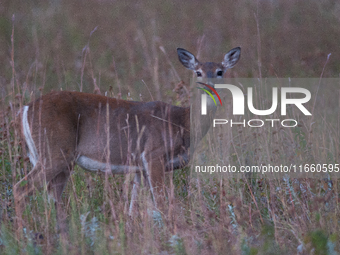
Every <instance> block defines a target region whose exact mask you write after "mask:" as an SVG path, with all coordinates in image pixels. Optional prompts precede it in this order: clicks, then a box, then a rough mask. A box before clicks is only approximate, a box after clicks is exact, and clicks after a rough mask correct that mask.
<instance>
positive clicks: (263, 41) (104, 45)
mask: <svg viewBox="0 0 340 255" xmlns="http://www.w3.org/2000/svg"><path fill="white" fill-rule="evenodd" d="M339 10H340V5H339V3H338V2H336V1H326V0H322V1H314V0H313V1H308V3H305V2H304V1H293V0H289V1H257V2H256V1H248V0H241V1H222V0H221V1H210V2H201V1H185V2H181V1H165V2H163V3H162V4H160V3H157V2H133V1H131V2H129V3H126V2H120V1H118V2H117V1H114V2H110V1H95V0H91V1H86V2H77V1H50V2H45V1H34V2H30V1H16V0H15V1H9V0H8V1H7V0H6V1H3V3H2V6H1V7H0V14H1V15H0V34H1V36H0V58H1V59H2V60H3V61H2V65H1V66H0V94H1V99H0V106H1V112H0V168H1V171H0V180H1V185H0V191H1V210H0V213H1V214H0V216H1V223H0V227H1V230H0V250H1V253H2V254H65V253H68V254H133V253H135V254H273V253H274V252H275V253H277V254H296V253H299V252H300V254H310V253H312V252H313V253H314V254H337V253H339V252H340V250H339V249H340V248H339V247H340V243H339V233H340V232H339V224H338V219H339V204H338V203H339V202H338V201H339V197H338V188H339V184H338V180H337V178H330V179H322V180H318V179H308V178H299V179H298V178H284V179H283V178H276V179H270V180H268V179H262V178H248V176H247V178H235V179H232V178H230V179H223V178H219V177H214V178H201V177H202V176H200V175H198V176H197V175H195V174H194V172H193V169H190V168H189V167H188V168H185V169H183V170H178V171H176V172H174V173H172V174H170V177H169V178H168V179H167V182H168V183H167V185H166V187H167V192H166V194H167V197H168V199H167V200H166V203H165V204H166V210H165V211H166V212H169V213H167V214H165V215H161V216H162V220H160V218H159V215H155V214H152V211H151V210H150V209H151V208H152V201H151V198H150V193H149V191H148V189H147V188H146V187H142V189H141V192H140V195H139V201H138V206H137V207H136V209H135V212H134V216H133V217H129V216H128V214H127V208H128V204H129V200H130V192H131V186H132V185H131V182H132V176H105V175H101V174H91V173H87V172H84V171H83V170H82V169H80V168H78V167H76V168H75V171H74V174H73V175H71V178H70V180H69V183H68V186H67V188H66V190H65V191H64V194H63V208H64V209H65V212H66V213H65V215H66V217H67V218H66V222H67V238H63V237H62V236H61V235H59V229H58V224H57V220H56V211H55V207H54V203H52V202H51V201H49V200H48V198H47V195H46V192H45V191H41V192H38V193H37V194H35V195H34V196H31V197H30V198H29V199H28V201H27V205H26V210H25V213H24V221H25V229H24V232H23V233H20V234H19V235H16V234H15V225H14V220H15V211H14V203H13V194H12V185H13V184H14V183H16V181H18V180H19V179H20V178H22V177H23V176H24V175H25V174H26V173H27V172H28V171H29V170H30V169H31V166H30V164H29V163H28V159H27V156H26V153H25V148H24V146H22V144H21V142H20V140H19V135H18V130H17V128H16V127H15V122H14V120H15V119H16V114H17V111H18V109H19V108H20V107H21V106H22V105H23V104H25V103H27V102H29V101H31V100H33V99H34V98H37V97H38V96H40V95H41V94H45V93H47V92H49V91H51V90H60V89H63V90H78V91H79V90H83V91H86V92H94V93H101V94H105V92H107V95H109V96H114V97H117V98H123V99H133V100H136V101H138V100H141V98H142V100H144V101H150V100H162V101H166V102H169V103H172V104H177V105H181V104H182V105H187V104H188V99H189V96H190V95H189V94H188V92H187V91H190V85H189V83H188V80H189V76H188V75H191V74H190V73H188V72H187V71H186V70H184V69H183V67H182V66H181V65H180V63H179V62H178V60H177V55H176V53H175V52H176V48H177V47H183V48H186V49H188V50H190V51H191V52H193V53H196V52H198V53H199V54H198V58H199V59H200V60H202V61H216V62H217V61H221V60H222V58H223V56H224V54H225V53H226V52H227V51H228V50H229V49H230V48H232V47H236V46H241V47H242V56H241V60H240V62H239V63H238V65H237V66H236V67H235V68H234V69H232V70H231V71H230V72H229V73H228V76H230V77H255V78H257V77H259V76H260V74H261V76H262V77H320V74H321V72H322V69H323V67H324V63H325V61H326V59H327V55H328V54H329V53H332V55H331V57H330V60H329V62H328V63H327V65H326V67H325V70H324V73H323V77H338V75H339V63H340V61H339V60H340V58H339V53H340V52H339V43H338V42H339V41H340V40H339V39H340V38H339V36H340V31H339V30H340V28H339V15H338V14H339ZM95 28H96V29H95ZM258 38H260V40H258ZM259 63H260V65H259ZM180 79H183V80H184V82H182V81H181V80H180ZM175 88H176V90H175V92H177V93H178V94H177V95H178V96H177V95H176V93H175V92H174V91H173V90H174V89H175ZM129 93H130V95H129ZM176 96H177V97H176ZM325 101H326V99H325ZM321 103H322V102H321ZM323 103H325V102H323ZM326 103H327V102H326ZM325 108H326V107H325ZM333 114H334V113H333ZM334 121H335V122H336V123H339V115H338V114H334ZM324 125H326V126H327V125H328V126H332V125H329V123H328V122H324ZM333 126H336V127H339V124H337V125H333ZM338 130H339V129H338ZM338 130H330V132H329V133H327V134H326V133H318V134H315V133H314V134H313V130H312V129H310V126H302V127H300V126H299V127H297V128H296V129H292V130H291V131H290V133H288V134H283V133H282V132H281V131H280V130H272V132H271V133H270V132H269V133H266V132H253V133H247V132H245V131H242V130H233V131H232V132H229V133H227V136H219V138H218V139H220V141H217V144H218V143H220V144H221V143H223V145H225V146H224V147H223V150H224V152H225V153H228V155H230V157H229V158H228V159H227V162H226V163H228V162H231V163H234V164H239V163H240V162H242V163H244V164H249V165H250V164H259V163H262V162H268V160H271V161H276V162H280V160H281V158H282V155H285V156H287V155H288V156H290V157H291V158H289V157H287V158H288V159H291V160H292V161H299V160H306V159H307V160H311V159H313V160H315V161H316V160H317V159H318V157H319V158H321V157H322V158H328V161H327V163H331V162H332V163H333V162H339V156H340V155H339V131H338ZM213 139H215V138H213V137H212V136H209V135H208V136H207V137H206V140H205V141H203V143H202V146H206V147H202V148H204V149H206V150H205V151H206V153H207V154H206V156H205V158H206V159H209V158H210V156H209V153H214V151H215V150H216V148H214V147H213V146H212V145H211V144H212V142H210V140H211V141H212V140H213ZM216 139H217V138H216ZM230 141H232V142H230ZM259 143H261V144H262V143H267V144H268V143H271V145H273V147H270V148H272V150H270V151H269V150H268V151H266V147H265V146H264V147H263V149H262V151H259V150H258V149H257V148H258V146H257V145H258V144H259ZM209 146H210V147H209ZM330 146H333V147H332V151H328V150H327V149H323V150H320V149H318V148H320V147H323V148H330ZM267 148H269V147H267ZM205 151H203V152H205ZM198 154H199V155H200V156H202V151H198ZM203 156H204V155H203ZM105 187H109V189H108V188H105ZM169 209H171V210H169Z"/></svg>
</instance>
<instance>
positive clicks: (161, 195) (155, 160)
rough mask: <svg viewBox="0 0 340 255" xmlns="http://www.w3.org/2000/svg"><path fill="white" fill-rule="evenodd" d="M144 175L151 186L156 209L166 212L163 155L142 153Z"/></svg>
mask: <svg viewBox="0 0 340 255" xmlns="http://www.w3.org/2000/svg"><path fill="white" fill-rule="evenodd" d="M142 160H143V166H144V175H145V178H146V180H147V183H148V185H149V187H150V191H151V195H152V199H153V202H154V205H155V207H156V209H158V210H160V211H161V212H163V213H164V210H165V187H164V177H165V165H164V160H163V159H162V158H161V157H153V154H149V155H147V154H144V153H143V155H142Z"/></svg>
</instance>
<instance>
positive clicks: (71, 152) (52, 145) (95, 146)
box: [14, 48, 240, 217]
mask: <svg viewBox="0 0 340 255" xmlns="http://www.w3.org/2000/svg"><path fill="white" fill-rule="evenodd" d="M177 51H178V56H179V59H180V61H181V62H182V64H183V65H184V66H185V67H187V68H188V69H191V70H193V71H195V72H196V74H197V76H198V77H207V78H218V77H220V78H221V77H222V75H223V74H224V73H225V71H226V70H227V69H228V68H232V67H233V66H234V65H235V64H236V62H237V61H238V59H239V57H240V48H235V49H233V50H231V51H229V52H228V53H227V54H226V55H225V57H224V60H223V62H222V63H221V64H220V63H212V62H207V63H200V62H199V61H198V60H197V59H196V58H195V56H194V55H192V54H191V53H190V52H188V51H186V50H184V49H178V50H177ZM211 101H212V100H211ZM208 107H209V108H210V110H211V112H215V110H216V106H215V105H214V104H213V103H212V102H211V103H210V104H209V102H208ZM21 116H22V117H21V120H20V126H21V128H22V136H23V138H24V140H25V141H26V144H27V147H28V149H29V157H30V161H31V162H32V164H33V165H34V167H33V169H32V170H31V171H30V173H29V174H28V175H27V176H26V177H25V178H24V179H22V180H21V181H20V182H18V183H17V184H16V185H15V187H14V196H15V200H16V208H20V204H21V202H22V201H23V199H24V197H25V196H26V195H28V194H30V193H32V192H33V191H34V189H35V188H37V189H39V188H41V187H42V186H43V184H44V183H47V184H48V189H49V191H50V192H51V193H52V195H53V196H54V197H55V199H56V200H57V201H58V200H59V199H60V197H61V194H62V192H63V189H64V187H65V185H66V183H67V180H68V178H69V175H70V172H71V170H72V168H73V165H74V163H76V164H78V165H79V166H81V167H82V168H84V169H86V170H89V171H110V172H112V173H118V174H123V173H136V177H135V185H134V188H133V193H132V202H133V200H134V199H135V197H136V195H137V191H136V186H138V184H139V183H140V181H141V173H143V175H144V177H145V178H146V180H147V184H148V185H149V187H150V189H151V192H152V195H153V198H154V202H155V205H156V206H157V201H161V200H162V198H160V196H159V194H160V191H161V189H162V187H163V183H164V174H165V172H167V171H172V170H174V169H179V168H182V167H184V166H185V165H186V164H187V163H188V161H189V155H188V149H189V146H190V108H183V107H177V106H172V105H169V104H166V103H163V102H148V103H144V102H132V101H124V100H117V99H113V98H109V97H106V96H100V95H93V94H86V93H81V92H69V91H64V92H63V91H60V92H51V93H49V94H47V95H44V96H42V97H41V98H39V99H37V100H35V101H33V102H31V103H29V104H28V105H26V106H24V107H23V109H22V110H21ZM208 129H209V126H207V127H204V130H203V131H202V136H204V135H205V133H206V132H207V130H208ZM200 138H202V137H200ZM200 138H199V139H200ZM23 181H27V183H26V185H22V182H23ZM132 202H131V206H130V213H131V210H132V206H133V203H132ZM18 213H19V214H20V211H18ZM20 216H21V215H20ZM20 216H19V217H20Z"/></svg>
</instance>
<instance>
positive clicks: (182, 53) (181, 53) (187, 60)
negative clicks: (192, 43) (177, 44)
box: [177, 48, 198, 70]
mask: <svg viewBox="0 0 340 255" xmlns="http://www.w3.org/2000/svg"><path fill="white" fill-rule="evenodd" d="M177 54H178V59H179V61H180V62H181V63H182V65H184V66H185V67H186V68H188V69H190V70H196V66H197V64H198V60H197V59H196V57H195V56H194V55H193V54H192V53H190V52H189V51H187V50H185V49H182V48H177Z"/></svg>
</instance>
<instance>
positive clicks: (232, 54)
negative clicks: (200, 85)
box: [222, 47, 241, 69]
mask: <svg viewBox="0 0 340 255" xmlns="http://www.w3.org/2000/svg"><path fill="white" fill-rule="evenodd" d="M240 56H241V48H240V47H236V48H234V49H232V50H230V51H229V52H228V53H227V54H225V56H224V60H223V61H222V65H223V66H224V68H226V69H229V68H233V67H234V66H235V65H236V63H237V61H238V60H239V59H240Z"/></svg>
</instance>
